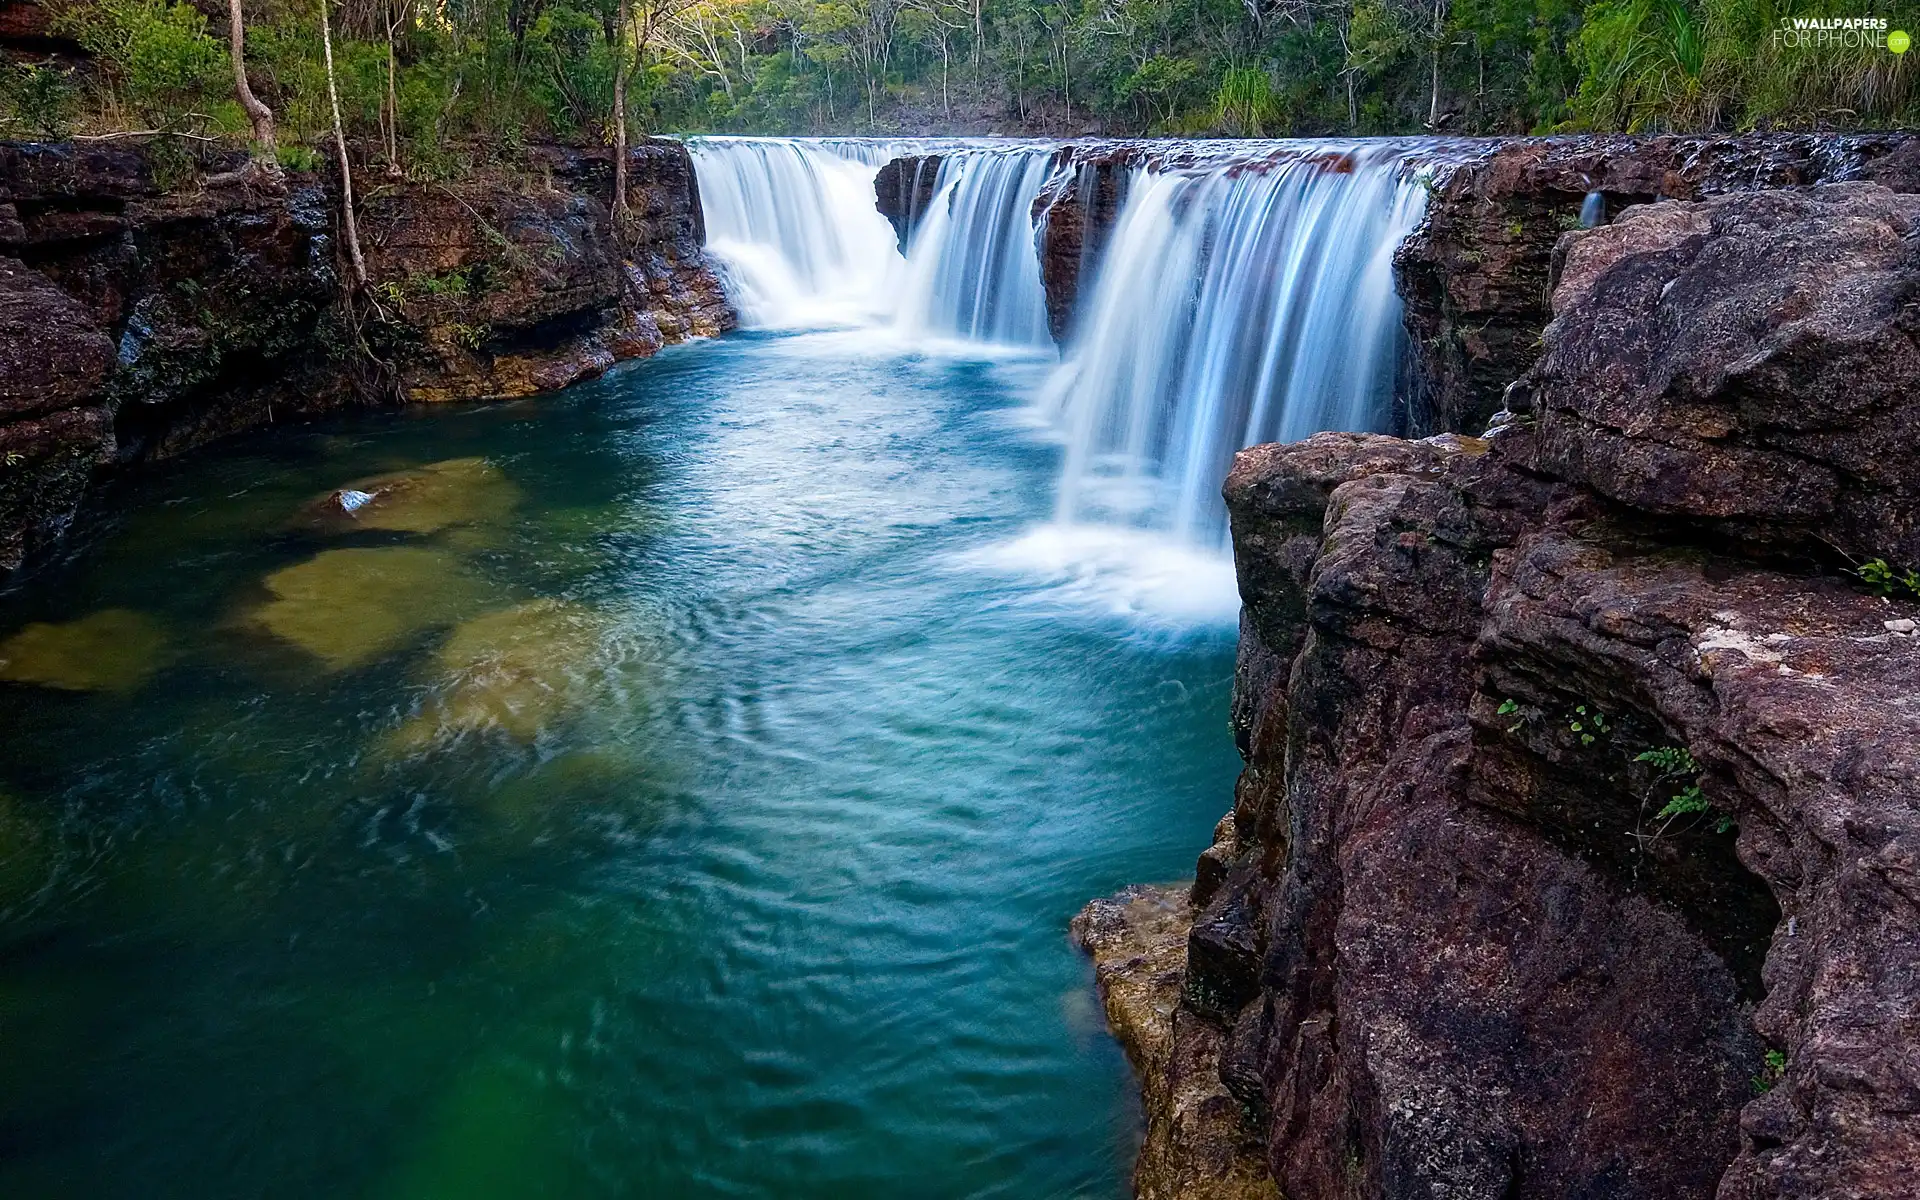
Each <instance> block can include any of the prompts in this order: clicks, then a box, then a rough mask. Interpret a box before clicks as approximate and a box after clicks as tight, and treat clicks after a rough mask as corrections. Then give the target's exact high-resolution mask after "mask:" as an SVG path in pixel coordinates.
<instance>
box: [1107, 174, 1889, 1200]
mask: <svg viewBox="0 0 1920 1200" xmlns="http://www.w3.org/2000/svg"><path fill="white" fill-rule="evenodd" d="M1916 203H1920V201H1915V200H1910V199H1908V198H1907V197H1905V196H1903V195H1896V194H1895V193H1893V192H1890V191H1888V190H1886V189H1883V188H1878V187H1871V186H1865V185H1842V186H1835V187H1828V188H1820V189H1814V190H1800V191H1785V192H1762V193H1755V194H1751V195H1744V196H1728V197H1722V198H1719V199H1713V200H1709V201H1706V202H1702V203H1691V204H1682V203H1675V204H1662V205H1654V206H1649V207H1646V208H1641V209H1636V210H1633V211H1632V212H1630V213H1629V214H1628V215H1626V216H1625V217H1624V219H1623V220H1622V221H1621V222H1620V223H1618V224H1617V225H1615V226H1612V227H1609V228H1604V229H1600V230H1595V231H1592V232H1587V233H1581V234H1578V235H1574V236H1573V237H1571V238H1570V239H1569V240H1568V242H1567V244H1566V245H1565V247H1564V252H1563V260H1564V266H1563V270H1562V276H1561V280H1560V286H1559V290H1558V292H1557V293H1556V296H1555V308H1556V310H1557V311H1558V313H1559V316H1558V317H1557V318H1556V321H1555V324H1554V326H1553V328H1552V330H1551V331H1550V332H1549V334H1548V338H1547V350H1546V354H1545V355H1544V356H1543V358H1542V359H1541V362H1540V364H1539V367H1538V368H1537V369H1536V370H1535V371H1534V372H1533V373H1532V375H1531V376H1530V377H1529V381H1528V387H1526V388H1523V389H1517V390H1516V394H1515V397H1514V399H1515V401H1516V406H1517V408H1518V409H1519V411H1518V412H1516V413H1515V414H1514V416H1513V417H1512V418H1511V419H1509V420H1506V421H1504V422H1503V423H1501V424H1500V425H1499V426H1498V428H1497V431H1496V432H1495V433H1494V434H1493V435H1492V436H1491V437H1490V438H1488V439H1485V440H1479V439H1462V438H1451V437H1449V438H1440V439H1432V440H1428V441H1424V442H1414V443H1409V442H1401V441H1397V440H1395V439H1391V438H1384V437H1369V436H1356V435H1345V434H1322V435H1318V436H1316V437H1314V438H1310V439H1308V440H1307V441H1305V442H1301V443H1298V444H1295V445H1290V446H1266V447H1256V448H1254V449H1252V450H1248V451H1245V452H1243V453H1242V454H1241V455H1240V456H1239V459H1238V460H1237V463H1236V466H1235V470H1234V472H1233V475H1232V477H1231V478H1230V480H1229V482H1228V485H1227V488H1226V496H1227V501H1228V506H1229V510H1230V512H1231V515H1232V519H1233V534H1234V545H1235V556H1236V562H1237V565H1238V569H1239V572H1240V579H1241V586H1242V589H1243V595H1244V598H1245V600H1246V610H1245V616H1244V619H1243V622H1242V634H1241V647H1240V666H1239V671H1238V673H1237V677H1236V683H1235V697H1234V705H1233V726H1234V734H1235V737H1236V740H1237V742H1238V744H1239V746H1240V749H1241V753H1242V755H1243V756H1244V758H1245V760H1246V769H1245V770H1244V772H1243V773H1242V776H1241V779H1240V782H1239V784H1238V786H1237V789H1236V794H1235V798H1234V808H1233V811H1232V813H1231V814H1230V815H1229V817H1228V819H1226V820H1223V821H1222V823H1221V827H1220V829H1219V830H1217V831H1216V842H1215V845H1214V847H1212V848H1211V849H1210V850H1209V851H1208V852H1207V856H1205V858H1204V859H1203V863H1202V868H1201V871H1200V876H1199V879H1198V880H1197V881H1196V885H1195V898H1196V899H1198V900H1199V901H1200V904H1201V906H1200V907H1199V908H1198V909H1191V908H1190V909H1188V910H1187V912H1186V914H1185V920H1186V922H1188V924H1187V926H1186V929H1187V955H1186V965H1185V978H1184V981H1183V992H1182V1000H1181V1002H1180V1004H1179V1005H1178V1006H1177V1009H1176V1011H1175V1012H1174V1013H1173V1014H1172V1015H1171V1016H1170V1017H1169V1018H1168V1019H1167V1022H1166V1024H1165V1029H1167V1030H1177V1029H1180V1028H1183V1027H1184V1028H1193V1027H1195V1026H1196V1025H1207V1026H1209V1027H1211V1028H1212V1029H1214V1030H1215V1031H1216V1033H1215V1034H1214V1035H1211V1037H1212V1039H1213V1040H1210V1041H1207V1042H1205V1043H1204V1052H1206V1053H1211V1054H1212V1055H1213V1056H1214V1057H1213V1062H1212V1070H1211V1074H1210V1075H1209V1073H1208V1072H1206V1071H1204V1070H1200V1069H1198V1068H1196V1067H1195V1065H1194V1064H1192V1063H1190V1062H1189V1063H1183V1064H1182V1065H1180V1066H1179V1067H1178V1068H1177V1069H1176V1068H1174V1067H1168V1068H1167V1069H1166V1072H1165V1075H1166V1078H1165V1079H1164V1080H1156V1079H1154V1078H1149V1079H1148V1080H1147V1082H1146V1090H1147V1093H1148V1096H1149V1109H1150V1111H1151V1110H1152V1107H1153V1106H1154V1105H1155V1104H1160V1103H1165V1102H1166V1101H1165V1099H1164V1097H1167V1096H1170V1095H1174V1094H1178V1093H1179V1092H1180V1091H1182V1090H1183V1091H1184V1092H1185V1093H1188V1094H1192V1093H1195V1092H1196V1091H1197V1090H1198V1089H1199V1088H1200V1087H1201V1086H1202V1083H1206V1082H1215V1081H1217V1084H1218V1086H1219V1087H1220V1088H1221V1089H1223V1090H1224V1091H1225V1092H1227V1093H1228V1094H1231V1095H1233V1096H1235V1097H1236V1099H1238V1100H1239V1101H1240V1102H1241V1104H1242V1105H1243V1109H1242V1113H1243V1115H1242V1116H1241V1118H1239V1120H1240V1122H1241V1125H1240V1128H1242V1129H1243V1130H1246V1131H1249V1132H1250V1135H1252V1136H1257V1137H1258V1139H1259V1140H1260V1142H1261V1144H1262V1145H1263V1146H1264V1153H1265V1157H1266V1161H1267V1164H1268V1168H1269V1170H1270V1171H1271V1172H1272V1174H1273V1177H1274V1179H1275V1180H1276V1181H1277V1183H1278V1185H1279V1188H1280V1190H1281V1191H1282V1192H1283V1193H1284V1194H1285V1195H1287V1196H1288V1197H1290V1198H1292V1200H1323V1198H1324V1200H1332V1198H1335V1197H1341V1198H1344V1197H1348V1196H1354V1195H1364V1196H1380V1197H1388V1198H1391V1200H1398V1198H1402V1197H1430V1196H1437V1195H1447V1196H1460V1197H1482V1196H1484V1197H1489V1198H1493V1197H1502V1198H1506V1197H1512V1198H1524V1197H1541V1198H1543V1200H1544V1198H1547V1197H1566V1196H1610V1197H1648V1198H1652V1197H1662V1198H1666V1197H1677V1198H1687V1197H1708V1196H1717V1197H1719V1198H1720V1200H1749V1198H1753V1200H1758V1198H1760V1197H1782V1198H1793V1200H1815V1198H1821V1200H1826V1198H1832V1197H1849V1198H1867V1197H1874V1198H1878V1197H1887V1198H1889V1200H1890V1198H1892V1197H1901V1196H1910V1195H1915V1194H1920V1118H1916V1115H1915V1114H1916V1113H1920V1016H1916V1014H1917V1013H1920V956H1917V955H1916V947H1920V882H1917V881H1920V874H1916V863H1920V803H1917V802H1916V801H1917V799H1920V790H1917V788H1920V785H1916V783H1915V780H1916V779H1920V748H1917V747H1920V714H1917V713H1916V712H1914V711H1913V705H1912V703H1911V701H1912V697H1913V696H1915V695H1916V694H1920V641H1916V635H1915V628H1916V618H1920V599H1916V598H1914V597H1900V598H1888V597H1883V596H1880V595H1876V594H1873V593H1872V592H1871V591H1870V590H1868V589H1867V588H1865V587H1863V586H1860V584H1859V582H1858V581H1857V580H1855V579H1854V578H1852V577H1851V576H1849V575H1847V574H1845V573H1843V572H1842V571H1840V570H1839V569H1838V567H1839V566H1840V565H1841V561H1842V560H1839V559H1838V558H1837V557H1836V556H1834V555H1833V554H1832V553H1831V552H1829V553H1827V555H1826V556H1825V557H1824V558H1822V557H1821V555H1820V554H1818V553H1816V552H1815V551H1816V550H1817V548H1818V547H1820V546H1822V545H1824V544H1825V543H1826V542H1832V543H1833V544H1835V545H1837V546H1839V547H1840V548H1842V549H1845V550H1847V552H1848V553H1856V554H1857V553H1865V552H1866V551H1867V550H1868V549H1869V548H1871V549H1873V551H1874V552H1875V553H1880V552H1885V553H1887V554H1897V553H1899V552H1901V550H1902V548H1903V547H1905V546H1907V545H1908V544H1909V543H1907V542H1906V541H1904V540H1903V539H1904V538H1905V537H1906V536H1907V532H1908V531H1909V530H1910V528H1911V524H1910V522H1909V521H1908V517H1907V515H1906V514H1908V513H1909V512H1910V509H1909V508H1908V507H1907V505H1908V503H1909V502H1908V499H1907V497H1908V496H1909V495H1910V494H1911V493H1910V491H1909V490H1908V488H1909V484H1908V479H1909V475H1908V472H1909V471H1910V470H1911V467H1910V463H1911V461H1912V454H1911V451H1910V450H1909V449H1908V448H1907V447H1908V446H1909V445H1910V441H1909V440H1908V439H1911V437H1912V436H1913V434H1912V431H1911V429H1910V428H1909V427H1910V426H1911V425H1912V422H1911V421H1910V420H1908V419H1907V417H1906V415H1905V413H1904V412H1903V410H1902V408H1901V407H1900V406H1899V405H1897V403H1895V401H1894V398H1895V397H1897V396H1898V395H1900V394H1901V392H1902V391H1903V390H1904V389H1905V388H1906V387H1907V383H1906V380H1907V378H1908V376H1907V373H1908V372H1910V371H1911V370H1913V369H1914V368H1913V367H1912V365H1911V363H1912V359H1913V355H1912V346H1911V339H1910V330H1909V326H1908V324H1907V322H1908V320H1909V319H1910V318H1909V317H1908V315H1907V313H1908V311H1909V309H1910V307H1911V300H1910V299H1909V297H1910V296H1911V295H1912V289H1913V288H1914V287H1915V286H1920V262H1916V261H1915V260H1914V259H1913V258H1912V256H1911V255H1910V253H1909V241H1908V233H1907V230H1908V229H1909V227H1910V220H1911V214H1912V212H1913V211H1914V209H1913V207H1912V206H1913V205H1915V204H1916ZM1529 397H1531V401H1530V402H1529V399H1528V398H1529ZM1809 497H1811V499H1809ZM1903 561H1904V560H1903ZM1249 953H1253V954H1256V955H1257V957H1258V967H1257V971H1256V972H1255V973H1254V975H1253V976H1252V978H1253V980H1254V983H1255V987H1254V990H1253V991H1252V992H1250V993H1248V992H1241V991H1236V990H1235V989H1236V988H1238V987H1243V986H1245V981H1246V980H1247V979H1248V977H1249V975H1248V969H1247V967H1246V965H1245V963H1246V959H1247V956H1248V954H1249ZM1115 970H1116V971H1117V970H1118V969H1117V968H1116V969H1115ZM1102 986H1103V988H1104V989H1105V990H1106V991H1107V993H1108V994H1109V995H1111V994H1113V993H1114V992H1116V991H1118V990H1119V989H1120V988H1121V987H1122V986H1123V981H1121V980H1119V979H1117V978H1108V977H1107V976H1106V975H1103V978H1102ZM1236 1003H1237V1004H1239V1005H1240V1007H1239V1008H1238V1010H1237V1011H1233V1012H1230V1011H1227V1010H1228V1009H1230V1008H1231V1007H1232V1005H1234V1004H1236ZM1110 1007H1111V1004H1110ZM1183 1022H1184V1024H1183ZM1132 1036H1133V1037H1134V1038H1135V1039H1136V1040H1140V1039H1141V1038H1142V1036H1143V1035H1141V1034H1139V1033H1135V1034H1133V1035H1132ZM1154 1036H1161V1037H1169V1036H1171V1034H1170V1033H1158V1034H1155V1035H1154ZM1193 1044H1194V1045H1196V1046H1199V1045H1202V1043H1200V1042H1197V1041H1196V1042H1194V1043H1193ZM1169 1136H1170V1137H1174V1135H1169ZM1210 1136H1212V1137H1213V1138H1214V1140H1215V1141H1217V1140H1218V1135H1217V1134H1215V1135H1210ZM1174 1140H1175V1143H1176V1145H1175V1149H1174V1150H1171V1151H1168V1150H1161V1151H1157V1153H1159V1154H1160V1155H1161V1156H1162V1157H1163V1158H1164V1157H1166V1156H1168V1155H1172V1157H1174V1158H1175V1159H1178V1157H1179V1156H1178V1148H1177V1137H1175V1138H1174ZM1143 1169H1144V1159H1143ZM1170 1194H1175V1195H1187V1196H1198V1195H1204V1194H1206V1193H1205V1192H1204V1190H1200V1189H1189V1190H1187V1191H1185V1192H1178V1191H1176V1192H1173V1193H1170Z"/></svg>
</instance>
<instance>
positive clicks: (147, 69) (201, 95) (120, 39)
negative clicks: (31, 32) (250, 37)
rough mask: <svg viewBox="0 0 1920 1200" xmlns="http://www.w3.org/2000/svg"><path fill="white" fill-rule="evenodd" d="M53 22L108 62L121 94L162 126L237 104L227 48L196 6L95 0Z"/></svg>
mask: <svg viewBox="0 0 1920 1200" xmlns="http://www.w3.org/2000/svg"><path fill="white" fill-rule="evenodd" d="M55 25H56V27H57V28H59V29H61V31H62V32H65V33H69V34H71V35H72V36H74V37H75V38H76V39H77V40H78V41H79V42H80V44H81V45H82V46H84V47H86V48H87V49H88V50H89V51H91V52H92V53H93V54H94V55H96V56H97V57H98V58H99V60H100V61H101V62H102V63H103V64H104V65H105V66H106V68H107V71H108V77H109V81H110V86H111V87H112V88H114V89H115V90H116V92H117V96H116V98H117V99H119V100H121V101H123V102H124V103H125V104H126V105H127V106H128V107H130V108H131V109H132V110H133V112H134V113H135V114H136V115H138V116H139V117H140V118H141V119H142V120H144V121H147V122H149V123H151V124H153V125H154V126H156V127H158V128H162V129H167V128H173V127H176V126H179V125H182V124H185V123H187V122H188V121H189V120H199V121H205V120H207V119H209V117H210V113H209V110H218V109H226V110H229V111H228V114H226V115H228V116H229V117H230V116H231V115H232V112H233V110H234V109H235V104H234V102H233V100H232V99H231V96H232V91H233V76H232V75H231V74H230V68H229V66H228V60H227V52H226V48H225V47H224V46H222V45H221V44H220V42H218V41H217V40H215V39H214V38H213V37H212V35H210V34H209V33H208V32H207V18H206V17H205V15H203V14H202V13H201V12H200V11H199V10H198V9H196V8H194V7H193V6H192V5H189V4H181V3H168V2H167V0H95V2H94V3H92V4H87V5H80V6H76V7H73V8H68V9H63V10H61V11H60V12H59V14H58V15H57V17H56V19H55ZM226 125H227V127H231V126H232V122H231V120H229V121H228V122H226Z"/></svg>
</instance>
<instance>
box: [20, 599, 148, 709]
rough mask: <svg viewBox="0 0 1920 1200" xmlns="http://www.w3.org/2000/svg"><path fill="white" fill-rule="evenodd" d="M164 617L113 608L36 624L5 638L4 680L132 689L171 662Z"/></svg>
mask: <svg viewBox="0 0 1920 1200" xmlns="http://www.w3.org/2000/svg"><path fill="white" fill-rule="evenodd" d="M169 658H170V647H169V644H168V638H167V635H166V633H165V631H164V630H162V629H161V628H160V625H159V624H158V622H156V621H154V620H153V618H151V617H148V616H146V615H144V614H142V613H137V612H134V611H132V610H131V609H125V608H108V609H102V610H101V611H99V612H96V613H91V614H89V615H87V616H84V617H82V618H80V619H79V620H77V621H67V622H63V623H61V624H57V625H49V624H39V623H36V624H33V625H28V626H27V627H26V628H24V629H22V630H20V631H19V632H18V633H16V634H14V635H13V636H12V637H10V638H8V639H7V640H6V641H4V642H0V679H6V680H11V681H12V682H15V683H31V684H38V685H39V686H41V687H51V688H60V689H62V690H65V691H70V692H122V693H124V692H131V691H133V690H135V689H136V688H138V687H139V686H140V685H141V684H143V683H145V682H146V681H147V680H148V678H149V677H151V676H152V675H153V673H154V672H155V671H158V670H159V669H160V668H161V667H163V666H165V665H166V664H167V662H168V661H169Z"/></svg>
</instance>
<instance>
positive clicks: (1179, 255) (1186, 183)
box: [1047, 144, 1426, 546]
mask: <svg viewBox="0 0 1920 1200" xmlns="http://www.w3.org/2000/svg"><path fill="white" fill-rule="evenodd" d="M1425 196H1426V191H1425V188H1424V187H1423V186H1421V181H1420V180H1419V179H1418V178H1417V177H1416V175H1415V173H1414V172H1413V171H1412V170H1411V169H1410V164H1409V162H1408V151H1407V149H1406V148H1405V147H1404V146H1396V145H1391V144H1387V145H1374V146H1365V147H1336V148H1332V149H1329V148H1328V147H1327V146H1326V145H1324V144H1320V145H1306V144H1277V145H1274V146H1270V147H1266V148H1263V149H1261V150H1260V151H1259V152H1258V153H1255V154H1250V153H1248V151H1247V150H1244V149H1241V150H1237V151H1236V152H1235V153H1232V154H1222V155H1220V156H1218V157H1216V158H1210V159H1202V160H1200V161H1199V162H1198V164H1194V163H1187V164H1184V165H1181V166H1178V167H1175V168H1169V169H1165V170H1155V169H1152V168H1147V169H1144V170H1142V171H1141V172H1140V173H1139V174H1138V175H1137V176H1136V178H1135V179H1134V180H1133V182H1132V184H1131V186H1130V188H1129V190H1128V193H1127V199H1126V202H1125V204H1124V206H1123V208H1122V210H1121V215H1120V218H1119V222H1118V225H1117V227H1116V228H1115V230H1114V234H1113V237H1112V240H1111V242H1110V243H1109V246H1108V249H1107V252H1106V256H1105V259H1104V262H1103V263H1102V265H1101V266H1100V268H1099V269H1098V271H1097V273H1096V275H1095V278H1094V287H1093V292H1092V296H1091V299H1090V301H1086V302H1083V303H1084V304H1085V307H1084V308H1083V311H1082V313H1081V314H1080V319H1079V322H1078V334H1077V335H1076V338H1075V342H1074V345H1073V347H1072V349H1071V353H1070V354H1069V357H1068V360H1067V362H1066V363H1064V364H1063V365H1062V367H1061V369H1060V372H1059V374H1058V375H1057V376H1056V377H1055V379H1054V380H1053V382H1052V383H1051V384H1050V386H1049V388H1048V395H1047V404H1048V407H1049V409H1050V411H1051V412H1052V413H1053V414H1054V416H1055V419H1056V420H1057V421H1058V423H1059V424H1060V425H1061V427H1062V428H1063V429H1064V430H1065V432H1066V436H1067V442H1068V447H1067V455H1066V462H1065V464H1064V467H1063V469H1062V474H1061V486H1060V494H1059V500H1058V517H1059V520H1060V522H1061V523H1062V524H1063V525H1075V524H1097V525H1115V524H1118V525H1131V526H1141V527H1146V528H1151V529H1158V530H1163V531H1166V532H1169V533H1172V534H1173V535H1174V536H1175V537H1176V538H1177V539H1179V540H1181V541H1183V542H1186V543H1189V544H1195V545H1201V546H1215V545H1218V544H1219V543H1220V541H1221V539H1222V538H1223V536H1224V530H1225V520H1224V512H1223V509H1222V505H1221V502H1220V499H1219V488H1220V483H1221V480H1223V479H1224V478H1225V477H1226V472H1227V467H1228V465H1229V463H1230V461H1231V459H1232V455H1233V453H1234V451H1236V450H1238V449H1240V448H1242V447H1245V446H1250V445H1254V444H1256V443H1259V442H1266V441H1291V440H1295V439H1298V438H1302V437H1306V436H1307V435H1309V434H1311V433H1315V432H1318V431H1320V430H1325V429H1352V430H1363V429H1377V428H1381V427H1383V425H1384V423H1385V420H1386V416H1387V408H1388V403H1389V400H1390V398H1391V392H1392V386H1393V377H1394V368H1395V364H1396V361H1397V356H1398V351H1399V347H1400V339H1401V336H1402V334H1401V329H1400V320H1399V316H1400V308H1399V301H1398V298H1397V296H1396V295H1395V293H1394V290H1393V267H1392V256H1393V251H1394V249H1395V247H1397V246H1398V245H1399V243H1400V241H1401V239H1402V238H1403V237H1404V236H1405V235H1406V233H1407V232H1408V231H1409V230H1410V229H1411V228H1412V227H1413V225H1414V224H1415V223H1416V222H1417V221H1418V220H1419V218H1420V216H1421V213H1422V212H1423V211H1424V206H1425Z"/></svg>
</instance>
